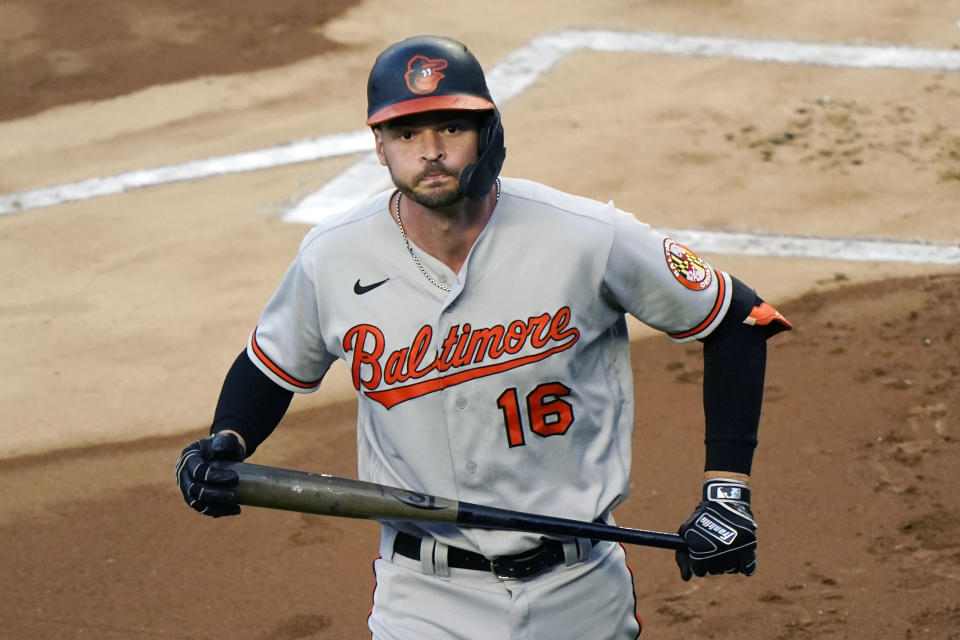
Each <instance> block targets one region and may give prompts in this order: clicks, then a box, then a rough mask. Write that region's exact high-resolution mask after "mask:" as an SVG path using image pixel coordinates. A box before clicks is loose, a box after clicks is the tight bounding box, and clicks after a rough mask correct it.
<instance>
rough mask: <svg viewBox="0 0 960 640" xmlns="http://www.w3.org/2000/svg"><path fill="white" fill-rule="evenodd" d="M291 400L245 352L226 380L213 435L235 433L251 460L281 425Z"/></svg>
mask: <svg viewBox="0 0 960 640" xmlns="http://www.w3.org/2000/svg"><path fill="white" fill-rule="evenodd" d="M292 398H293V392H292V391H288V390H287V389H284V388H283V387H281V386H280V385H278V384H276V383H275V382H274V381H273V380H271V379H270V378H268V377H267V376H266V375H265V374H264V373H263V372H262V371H260V369H258V368H257V367H256V365H254V364H253V362H251V361H250V358H249V357H248V356H247V352H246V351H242V352H241V353H240V355H239V356H237V359H236V360H235V361H234V362H233V365H232V366H231V367H230V370H229V371H227V377H226V379H225V380H224V381H223V388H222V389H221V390H220V399H219V400H218V401H217V408H216V411H214V414H213V425H212V426H211V427H210V433H211V434H212V433H216V432H218V431H223V430H226V429H229V430H231V431H236V432H237V433H239V434H240V435H241V436H243V440H244V442H245V443H246V453H247V457H248V458H249V457H250V456H251V455H253V452H254V451H256V449H257V447H258V446H260V444H261V443H262V442H263V441H264V440H266V439H267V436H269V435H270V434H271V433H273V430H274V429H276V427H277V425H278V424H280V420H281V419H282V418H283V415H284V414H285V413H286V412H287V407H289V406H290V400H291V399H292Z"/></svg>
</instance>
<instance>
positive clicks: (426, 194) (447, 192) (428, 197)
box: [387, 164, 463, 209]
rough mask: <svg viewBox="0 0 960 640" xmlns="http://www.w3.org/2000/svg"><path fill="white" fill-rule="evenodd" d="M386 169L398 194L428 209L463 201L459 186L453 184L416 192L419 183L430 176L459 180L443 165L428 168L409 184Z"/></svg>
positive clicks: (455, 173)
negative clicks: (439, 174) (442, 175)
mask: <svg viewBox="0 0 960 640" xmlns="http://www.w3.org/2000/svg"><path fill="white" fill-rule="evenodd" d="M387 168H388V169H389V170H390V179H391V180H393V184H394V186H395V187H396V188H397V189H398V190H399V191H400V193H402V194H403V195H405V196H407V197H408V198H410V199H411V200H413V201H414V202H416V203H417V204H420V205H422V206H424V207H427V208H428V209H444V208H446V207H450V206H453V205H455V204H457V203H459V202H460V201H461V200H463V194H462V193H460V187H459V184H455V185H454V186H453V187H427V188H426V189H425V190H421V191H418V190H417V185H418V184H419V183H420V181H421V180H423V179H424V177H426V176H428V175H431V174H437V173H442V174H444V175H448V176H451V177H453V178H456V179H458V180H459V177H460V176H459V174H457V172H455V171H451V170H450V169H448V168H446V167H445V166H443V165H440V164H433V165H430V166H428V167H427V168H426V169H424V170H423V171H421V172H420V173H419V174H417V175H416V176H415V177H414V178H413V180H411V181H410V182H405V181H403V180H401V179H400V178H398V177H397V176H396V175H394V173H393V169H392V168H390V167H389V166H388V167H387Z"/></svg>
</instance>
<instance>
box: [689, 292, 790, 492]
mask: <svg viewBox="0 0 960 640" xmlns="http://www.w3.org/2000/svg"><path fill="white" fill-rule="evenodd" d="M732 280H733V295H732V300H731V302H730V309H729V310H728V312H727V314H726V316H725V317H724V319H723V321H722V322H721V323H720V326H718V327H717V329H716V330H715V331H714V332H713V333H711V334H710V335H709V336H707V337H706V338H704V339H703V341H702V342H703V411H704V418H705V421H706V429H705V437H704V443H705V445H706V460H705V464H704V469H705V470H716V471H733V472H738V473H746V474H749V473H750V469H751V466H752V464H753V452H754V449H755V448H756V446H757V431H758V429H759V425H760V409H761V406H762V404H763V381H764V375H765V371H766V362H767V338H769V337H770V336H771V335H773V334H774V333H776V332H777V331H779V330H782V329H783V327H782V326H776V327H762V326H755V325H750V324H745V323H744V322H743V321H744V319H746V318H747V316H749V315H750V313H751V311H753V309H754V307H757V306H759V305H760V304H761V303H762V302H763V300H761V299H760V298H759V297H758V296H757V294H756V293H755V292H754V291H753V290H752V289H750V288H749V287H747V285H745V284H744V283H742V282H741V281H739V280H737V279H736V278H732Z"/></svg>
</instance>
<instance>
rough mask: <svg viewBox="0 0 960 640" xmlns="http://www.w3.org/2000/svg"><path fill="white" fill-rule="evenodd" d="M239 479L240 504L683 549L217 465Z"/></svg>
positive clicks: (652, 538)
mask: <svg viewBox="0 0 960 640" xmlns="http://www.w3.org/2000/svg"><path fill="white" fill-rule="evenodd" d="M212 464H213V465H215V466H216V467H218V468H220V469H230V470H231V471H234V472H235V473H236V474H237V476H238V477H239V478H240V480H239V482H238V483H237V486H236V488H235V489H234V490H235V491H236V493H237V495H238V496H239V498H240V504H242V505H248V506H251V507H266V508H268V509H281V510H284V511H298V512H300V513H315V514H320V515H327V516H340V517H344V518H361V519H365V520H417V521H425V522H447V523H451V524H457V525H461V526H465V527H481V528H484V529H505V530H508V531H526V532H531V533H542V534H546V535H556V536H567V537H572V538H590V539H593V540H610V541H613V542H625V543H628V544H638V545H644V546H648V547H659V548H661V549H679V548H683V547H685V546H686V543H685V542H684V540H683V538H681V537H680V536H678V535H676V534H671V533H661V532H659V531H646V530H643V529H629V528H626V527H617V526H613V525H608V524H600V523H596V522H581V521H579V520H568V519H566V518H556V517H553V516H545V515H539V514H535V513H524V512H522V511H511V510H508V509H499V508H496V507H486V506H483V505H479V504H472V503H469V502H463V501H458V500H450V499H448V498H440V497H437V496H431V495H427V494H424V493H417V492H415V491H407V490H406V489H399V488H397V487H388V486H386V485H381V484H375V483H372V482H363V481H362V480H353V479H351V478H341V477H339V476H331V475H327V474H323V473H311V472H309V471H296V470H293V469H281V468H279V467H266V466H262V465H256V464H248V463H246V462H226V461H216V462H213V463H212Z"/></svg>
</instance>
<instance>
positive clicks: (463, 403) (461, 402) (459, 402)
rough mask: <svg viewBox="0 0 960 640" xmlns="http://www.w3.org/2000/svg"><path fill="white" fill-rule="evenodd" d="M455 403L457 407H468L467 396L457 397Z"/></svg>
mask: <svg viewBox="0 0 960 640" xmlns="http://www.w3.org/2000/svg"><path fill="white" fill-rule="evenodd" d="M455 404H456V405H457V409H465V408H466V407H467V400H466V398H457V402H456V403H455Z"/></svg>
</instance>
